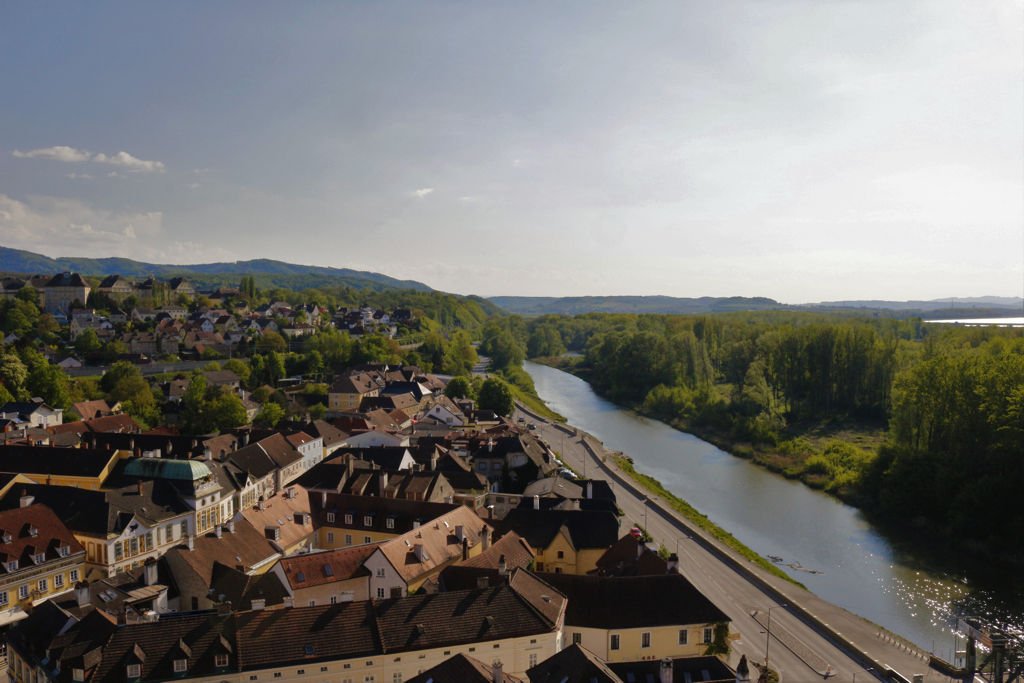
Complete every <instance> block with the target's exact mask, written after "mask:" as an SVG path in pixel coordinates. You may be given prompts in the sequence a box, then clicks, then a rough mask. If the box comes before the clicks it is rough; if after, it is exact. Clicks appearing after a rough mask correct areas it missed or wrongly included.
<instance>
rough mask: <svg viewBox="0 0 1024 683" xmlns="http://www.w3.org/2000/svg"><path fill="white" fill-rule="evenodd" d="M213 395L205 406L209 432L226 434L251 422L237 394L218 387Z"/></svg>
mask: <svg viewBox="0 0 1024 683" xmlns="http://www.w3.org/2000/svg"><path fill="white" fill-rule="evenodd" d="M213 394H214V395H213V396H212V397H211V398H209V400H207V401H206V403H205V406H204V410H205V413H206V415H205V418H206V420H208V426H209V430H212V431H218V432H226V431H228V430H229V429H234V428H235V427H241V426H242V425H244V424H246V423H247V422H248V421H249V420H248V416H247V415H246V412H245V406H244V405H242V399H240V398H238V396H237V395H236V394H234V393H233V392H231V391H230V390H227V389H225V388H223V387H218V388H217V390H215V391H214V392H213Z"/></svg>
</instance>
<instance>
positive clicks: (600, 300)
mask: <svg viewBox="0 0 1024 683" xmlns="http://www.w3.org/2000/svg"><path fill="white" fill-rule="evenodd" d="M490 301H491V302H493V303H495V304H497V305H498V306H501V307H502V308H503V309H505V310H506V311H508V312H509V313H517V314H519V315H548V314H556V315H579V314H583V313H720V312H727V311H763V310H771V309H778V308H787V306H786V305H785V304H780V303H779V302H778V301H775V300H774V299H767V298H765V297H745V296H730V297H714V296H702V297H699V298H693V299H690V298H679V297H673V296H566V297H552V296H492V297H490Z"/></svg>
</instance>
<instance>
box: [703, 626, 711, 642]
mask: <svg viewBox="0 0 1024 683" xmlns="http://www.w3.org/2000/svg"><path fill="white" fill-rule="evenodd" d="M711 635H712V633H711V629H710V628H706V629H704V644H705V645H710V644H711Z"/></svg>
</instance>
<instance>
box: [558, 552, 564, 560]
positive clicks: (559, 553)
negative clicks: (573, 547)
mask: <svg viewBox="0 0 1024 683" xmlns="http://www.w3.org/2000/svg"><path fill="white" fill-rule="evenodd" d="M558 559H560V560H564V559H565V553H564V552H563V551H561V550H559V551H558Z"/></svg>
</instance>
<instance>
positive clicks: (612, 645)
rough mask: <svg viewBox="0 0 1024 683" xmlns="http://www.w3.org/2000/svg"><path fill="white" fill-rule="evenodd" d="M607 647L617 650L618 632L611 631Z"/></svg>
mask: <svg viewBox="0 0 1024 683" xmlns="http://www.w3.org/2000/svg"><path fill="white" fill-rule="evenodd" d="M608 649H609V650H618V649H619V634H618V633H613V634H612V637H611V643H610V644H609V645H608Z"/></svg>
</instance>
